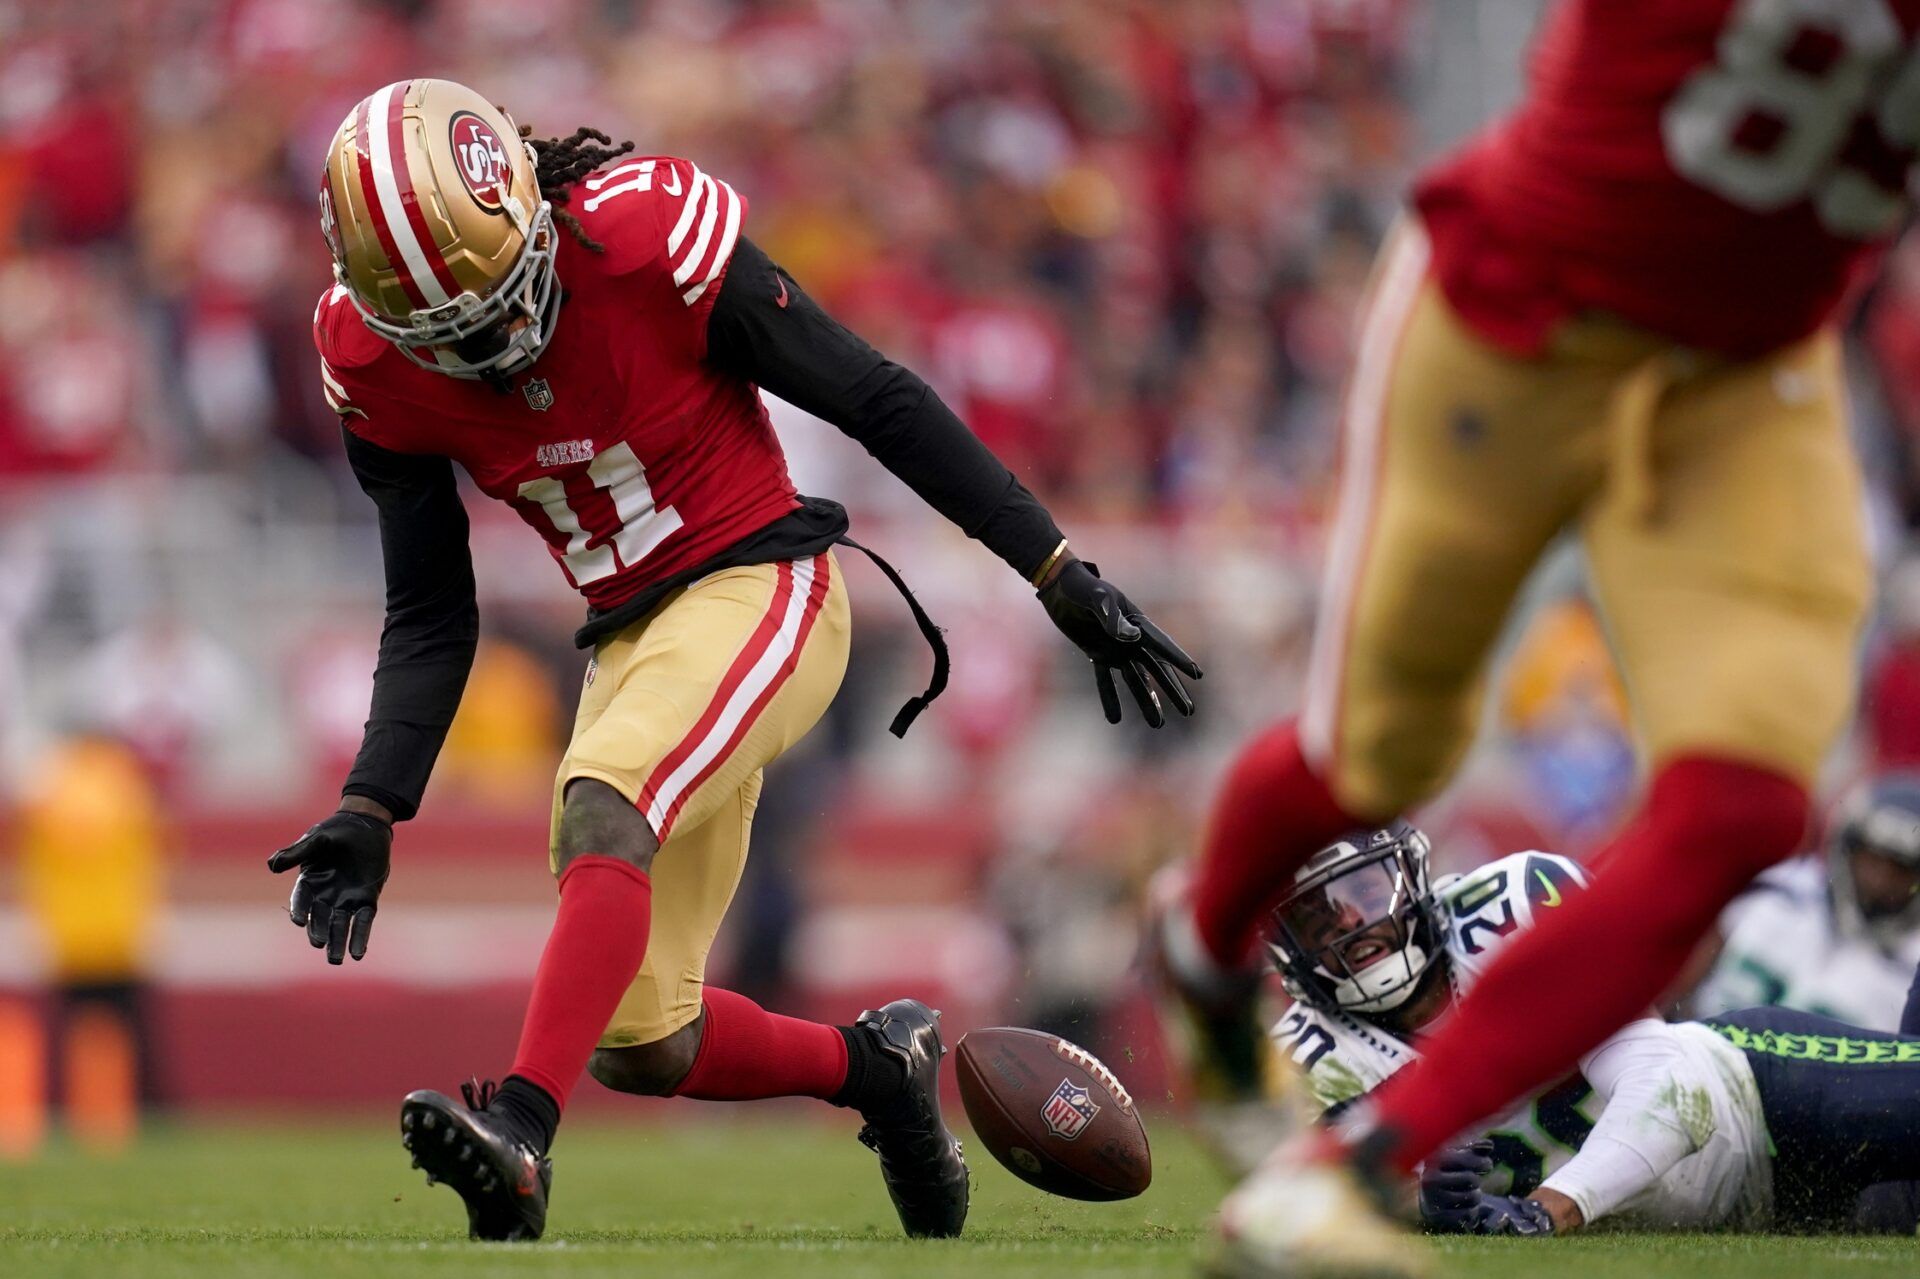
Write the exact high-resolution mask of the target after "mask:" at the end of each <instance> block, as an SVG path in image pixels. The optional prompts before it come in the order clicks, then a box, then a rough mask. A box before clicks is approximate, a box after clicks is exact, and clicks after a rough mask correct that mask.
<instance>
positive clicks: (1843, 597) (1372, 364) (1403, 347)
mask: <svg viewBox="0 0 1920 1279" xmlns="http://www.w3.org/2000/svg"><path fill="white" fill-rule="evenodd" d="M1342 439H1343V454H1342V472H1341V477H1340V489H1339V493H1338V511H1337V515H1336V518H1335V523H1334V527H1333V534H1332V538H1331V542H1330V546H1329V551H1328V562H1327V570H1326V589H1325V593H1324V596H1323V605H1322V606H1323V613H1322V616H1321V619H1320V623H1319V627H1318V630H1317V632H1316V635H1315V638H1314V647H1313V655H1312V659H1311V663H1310V667H1309V676H1308V688H1307V692H1306V698H1305V702H1304V705H1303V708H1302V713H1301V721H1300V734H1301V743H1302V749H1303V750H1304V752H1305V753H1306V756H1307V758H1308V759H1309V760H1310V761H1312V762H1313V763H1314V764H1315V765H1316V767H1317V768H1318V769H1319V771H1320V772H1321V773H1322V775H1323V776H1324V777H1326V778H1327V780H1328V783H1329V785H1330V786H1331V787H1332V788H1333V791H1334V794H1335V796H1336V798H1338V799H1339V801H1340V802H1341V804H1342V805H1343V806H1344V807H1346V808H1347V809H1348V810H1349V811H1352V812H1355V813H1358V814H1365V815H1368V816H1370V817H1381V818H1384V817H1386V816H1388V815H1391V814H1395V813H1398V812H1400V811H1402V810H1404V809H1406V808H1408V807H1410V806H1411V805H1413V804H1415V803H1417V802H1419V801H1420V800H1422V799H1424V798H1426V797H1427V796H1429V795H1431V794H1432V793H1433V792H1434V791H1435V790H1437V789H1438V788H1439V787H1440V786H1441V785H1442V784H1444V782H1445V781H1446V779H1447V778H1448V776H1449V775H1450V774H1451V773H1452V771H1453V769H1454V768H1455V767H1456V766H1457V765H1458V763H1459V761H1460V758H1461V756H1462V755H1463V754H1464V753H1465V752H1466V749H1467V747H1468V745H1469V744H1470V741H1471V739H1472V736H1473V730H1474V728H1475V726H1476V722H1477V718H1478V712H1479V708H1480V700H1481V699H1480V693H1481V688H1482V684H1483V680H1484V673H1485V668H1486V665H1487V658H1488V653H1489V650H1490V649H1491V648H1492V646H1493V644H1494V642H1495V639H1496V638H1497V636H1498V634H1499V632H1500V629H1501V626H1502V623H1503V622H1504V621H1505V619H1506V616H1507V613H1508V611H1509V609H1510V607H1511V605H1512V603H1513V600H1514V596H1515V594H1516V592H1517V591H1518V590H1519V588H1520V585H1521V583H1522V581H1523V580H1524V579H1525V577H1526V576H1527V573H1528V571H1529V570H1530V569H1531V568H1532V567H1533V565H1534V563H1535V561H1536V560H1537V559H1538V558H1539V557H1540V554H1541V552H1542V551H1543V550H1545V548H1546V547H1547V545H1548V543H1549V542H1550V541H1551V540H1552V539H1553V538H1554V537H1555V536H1556V535H1557V534H1559V533H1561V532H1562V531H1563V530H1576V531H1577V532H1578V534H1579V536H1580V537H1581V539H1582V541H1583V543H1584V545H1585V549H1586V553H1587V558H1588V564H1589V568H1590V573H1591V580H1592V585H1593V589H1594V594H1595V597H1596V603H1597V604H1598V606H1599V608H1600V611H1601V614H1602V616H1603V618H1604V620H1605V622H1606V625H1607V630H1608V635H1609V639H1610V641H1611V643H1612V646H1613V650H1614V655H1615V657H1616V659H1617V661H1618V663H1619V665H1620V669H1621V674H1622V676H1623V678H1624V681H1625V683H1626V687H1627V692H1628V697H1629V700H1630V702H1631V705H1632V711H1633V718H1634V724H1635V729H1636V734H1637V737H1638V739H1639V744H1640V748H1641V752H1642V756H1643V759H1644V761H1645V762H1646V763H1647V764H1649V765H1650V766H1654V767H1657V766H1659V765H1660V764H1662V763H1664V762H1665V761H1667V760H1669V759H1671V758H1673V757H1675V756H1678V755H1683V754H1692V753H1711V754H1714V755H1718V756H1722V757H1728V758H1732V759H1737V760H1740V761H1743V762H1747V763H1752V764H1756V765H1760V766H1763V767H1770V768H1774V769H1777V770H1779V771H1781V772H1783V773H1785V774H1787V775H1788V776H1791V777H1794V778H1796V779H1798V780H1800V781H1802V782H1806V781H1810V780H1811V779H1812V777H1813V775H1814V773H1815V772H1816V770H1817V768H1818V766H1819V764H1820V762H1821V760H1822V758H1823V757H1824V755H1825V754H1826V752H1827V750H1828V748H1829V747H1830V745H1831V744H1832V742H1833V741H1834V739H1835V737H1836V736H1837V735H1838V733H1839V732H1840V730H1841V729H1842V727H1843V726H1844V724H1845V722H1846V719H1847V717H1848V715H1849V713H1850V710H1851V705H1852V697H1853V689H1854V682H1855V678H1854V667H1855V644H1856V637H1857V632H1858V630H1859V627H1860V624H1861V621H1862V619H1863V617H1864V615H1865V611H1866V607H1867V603H1868V599H1869V593H1870V571H1869V565H1868V560H1867V555H1866V549H1865V533H1864V529H1863V527H1862V518H1861V509H1862V508H1861V495H1860V478H1859V473H1858V465H1857V462H1856V460H1855V458H1854V454H1853V450H1852V447H1851V443H1850V441H1849V439H1848V436H1847V430H1846V411H1845V401H1844V394H1843V389H1842V383H1841V368H1840V351H1839V342H1838V340H1837V338H1836V337H1835V336H1834V335H1833V334H1832V333H1831V332H1825V331H1823V332H1821V333H1818V334H1816V335H1814V336H1813V337H1810V338H1808V339H1806V340H1804V341H1802V342H1800V343H1798V344H1795V345H1793V346H1790V347H1787V348H1785V349H1782V350H1780V351H1777V352H1775V353H1773V354H1771V355H1768V356H1766V357H1763V358H1760V359H1756V360H1751V361H1745V362H1738V361H1731V360H1727V359H1723V358H1719V357H1714V356H1711V355H1706V354H1703V353H1701V352H1698V351H1693V350H1687V349H1683V348H1680V347H1677V346H1674V345H1673V344H1672V343H1670V342H1667V341H1666V340H1664V339H1661V338H1659V337H1656V336H1654V335H1652V334H1649V333H1646V332H1643V331H1640V330H1636V329H1633V328H1629V327H1627V326H1625V325H1623V324H1620V323H1618V322H1615V321H1610V320H1604V319H1598V318H1592V319H1581V320H1576V321H1573V322H1569V323H1568V324H1566V325H1564V326H1563V327H1562V329H1561V331H1560V332H1559V333H1558V334H1557V335H1556V337H1555V339H1554V340H1553V342H1552V343H1551V345H1550V348H1549V349H1548V350H1547V351H1546V352H1544V353H1543V354H1541V355H1539V356H1537V357H1533V358H1522V357H1518V356H1514V355H1511V354H1508V353H1506V352H1504V351H1501V350H1499V349H1498V348H1496V347H1494V346H1492V345H1491V344H1489V343H1487V342H1486V341H1484V340H1482V339H1481V338H1479V337H1478V336H1476V335H1475V334H1474V333H1473V332H1472V331H1470V330H1469V329H1468V328H1467V326H1466V325H1465V324H1464V323H1463V322H1462V321H1461V320H1460V319H1459V317H1458V316H1457V315H1456V314H1455V312H1454V311H1453V310H1452V308H1451V307H1450V306H1449V305H1448V303H1447V301H1446V299H1445V298H1444V297H1443V296H1442V294H1441V291H1440V289H1439V288H1438V286H1437V285H1436V284H1435V283H1434V282H1433V281H1432V279H1431V277H1430V276H1429V274H1428V271H1427V250H1426V242H1425V237H1424V235H1423V234H1422V233H1421V231H1420V230H1419V228H1418V227H1417V226H1416V225H1411V224H1410V225H1406V226H1403V227H1402V228H1400V229H1399V230H1398V231H1397V232H1396V233H1395V235H1394V237H1393V238H1392V240H1391V241H1390V243H1389V245H1388V247H1387V248H1386V250H1384V252H1383V254H1382V258H1381V263H1380V266H1379V267H1378V269H1377V271H1376V278H1375V281H1374V285H1373V289H1372V295H1371V299H1370V301H1369V303H1368V306H1367V309H1366V314H1365V319H1364V323H1363V327H1362V336H1361V348H1360V352H1359V357H1358V359H1357V361H1356V365H1355V370H1354V375H1353V380H1352V384H1351V386H1350V388H1349V392H1348V402H1347V406H1346V410H1345V421H1344V425H1343V436H1342Z"/></svg>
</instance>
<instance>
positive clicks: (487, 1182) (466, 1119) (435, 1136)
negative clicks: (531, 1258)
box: [400, 1081, 553, 1240]
mask: <svg viewBox="0 0 1920 1279" xmlns="http://www.w3.org/2000/svg"><path fill="white" fill-rule="evenodd" d="M461 1092H462V1093H464V1094H465V1096H466V1104H465V1105H462V1104H461V1103H459V1102H457V1101H455V1100H454V1099H453V1098H451V1097H449V1096H447V1095H446V1094H444V1093H438V1092H434V1091H432V1090H431V1089H426V1088H422V1089H420V1090H418V1091H417V1092H410V1093H408V1094H407V1098H406V1100H405V1101H403V1102H401V1103H400V1144H401V1145H403V1146H405V1147H406V1148H407V1149H408V1150H409V1151H410V1152H412V1154H413V1166H414V1167H415V1168H421V1169H424V1170H425V1171H426V1174H427V1184H428V1185H429V1186H431V1185H434V1184H435V1183H437V1182H443V1181H444V1182H445V1183H446V1184H447V1185H449V1186H452V1187H453V1188H454V1189H455V1190H456V1191H458V1192H459V1194H460V1198H461V1199H463V1200H465V1201H466V1205H467V1237H468V1238H469V1239H490V1240H514V1239H538V1238H539V1237H540V1232H541V1231H542V1230H545V1229H546V1226H547V1191H548V1190H549V1189H550V1188H551V1187H552V1185H553V1161H552V1160H551V1159H543V1158H541V1157H540V1156H539V1155H537V1154H535V1153H534V1151H533V1148H532V1147H531V1146H529V1145H527V1144H526V1143H525V1142H523V1141H521V1140H520V1139H519V1138H518V1137H516V1136H515V1135H514V1134H513V1133H511V1132H509V1131H508V1130H507V1127H506V1125H504V1124H502V1123H501V1122H500V1121H499V1120H498V1119H496V1118H495V1117H494V1116H492V1115H490V1114H488V1113H487V1102H488V1101H490V1100H492V1096H493V1084H492V1082H491V1081H489V1082H488V1083H486V1084H475V1083H467V1084H463V1085H461Z"/></svg>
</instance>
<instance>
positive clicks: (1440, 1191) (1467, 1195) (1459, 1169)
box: [1420, 1141, 1553, 1235]
mask: <svg viewBox="0 0 1920 1279" xmlns="http://www.w3.org/2000/svg"><path fill="white" fill-rule="evenodd" d="M1492 1172H1493V1143H1492V1142H1490V1141H1476V1142H1474V1143H1473V1144H1472V1145H1469V1146H1455V1147H1453V1148H1451V1149H1447V1150H1442V1151H1440V1152H1439V1153H1438V1154H1436V1155H1434V1156H1433V1157H1432V1158H1431V1159H1429V1160H1427V1163H1426V1167H1425V1168H1423V1169H1422V1170H1421V1172H1420V1225H1421V1226H1422V1227H1423V1228H1424V1229H1426V1230H1427V1231H1428V1232H1429V1233H1432V1234H1447V1235H1550V1234H1552V1233H1553V1218H1552V1217H1550V1216H1548V1215H1547V1210H1546V1209H1545V1208H1543V1207H1541V1206H1540V1205H1539V1204H1538V1203H1536V1202H1535V1201H1534V1200H1532V1199H1522V1198H1520V1197H1519V1196H1518V1195H1490V1194H1488V1193H1486V1192H1485V1191H1484V1190H1482V1189H1481V1188H1480V1187H1481V1184H1482V1183H1483V1182H1484V1181H1485V1180H1486V1178H1487V1177H1488V1176H1489V1175H1491V1174H1492Z"/></svg>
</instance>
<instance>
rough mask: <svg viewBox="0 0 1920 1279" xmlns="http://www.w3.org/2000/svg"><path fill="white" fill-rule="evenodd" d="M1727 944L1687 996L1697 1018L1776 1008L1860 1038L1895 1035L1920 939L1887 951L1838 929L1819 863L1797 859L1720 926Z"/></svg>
mask: <svg viewBox="0 0 1920 1279" xmlns="http://www.w3.org/2000/svg"><path fill="white" fill-rule="evenodd" d="M1720 934H1721V936H1722V937H1724V938H1725V939H1726V942H1725V945H1724V946H1723V947H1722V948H1721V951H1720V957H1719V958H1718V959H1717V960H1716V961H1715V962H1714V966H1713V969H1712V971H1710V972H1709V973H1708V974H1707V976H1706V979H1705V980H1704V981H1702V982H1701V983H1700V987H1699V989H1698V990H1697V991H1695V993H1694V1000H1693V1011H1694V1014H1695V1015H1696V1016H1700V1017H1712V1016H1715V1015H1717V1014H1719V1013H1724V1012H1731V1011H1732V1010H1733V1009H1736V1008H1756V1007H1760V1006H1762V1005H1767V1004H1778V1005H1780V1006H1781V1007H1784V1008H1798V1009H1799V1010H1801V1011H1802V1012H1809V1013H1819V1014H1820V1015H1821V1016H1823V1017H1832V1018H1835V1019H1837V1020H1839V1021H1844V1022H1847V1023H1848V1024H1850V1025H1854V1026H1864V1027H1866V1028H1867V1029H1868V1030H1887V1031H1891V1030H1898V1029H1899V1028H1900V1012H1901V1009H1902V1008H1904V1007H1905V1006H1906V1001H1907V987H1908V986H1909V985H1911V984H1912V982H1913V976H1914V969H1915V967H1916V966H1920V933H1912V934H1909V935H1907V936H1906V937H1904V938H1902V939H1900V941H1899V942H1898V943H1897V944H1895V945H1893V946H1892V947H1891V948H1889V947H1888V946H1886V945H1884V944H1883V943H1882V942H1881V941H1880V940H1879V939H1877V938H1875V937H1873V936H1871V935H1869V934H1868V933H1867V932H1866V930H1865V929H1864V928H1862V927H1861V926H1860V925H1859V924H1858V923H1856V922H1851V921H1843V920H1842V917H1841V914H1840V912H1839V911H1837V910H1836V909H1835V908H1834V904H1833V900H1832V897H1831V895H1830V892H1829V889H1828V881H1827V866H1826V863H1825V861H1823V860H1821V859H1819V858H1814V857H1800V858H1796V859H1794V860H1793V861H1791V862H1788V863H1786V864H1785V865H1782V866H1776V867H1775V868H1774V869H1772V870H1770V871H1768V872H1767V873H1766V874H1764V875H1762V876H1761V877H1760V878H1759V879H1757V880H1755V881H1754V885H1753V887H1752V888H1750V889H1748V890H1747V891H1746V892H1745V893H1743V894H1742V895H1741V896H1740V897H1739V898H1738V899H1737V900H1736V901H1735V902H1734V903H1733V904H1732V905H1731V906H1729V907H1727V909H1726V910H1725V911H1724V912H1723V913H1722V914H1721V916H1720Z"/></svg>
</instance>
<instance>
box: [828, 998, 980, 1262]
mask: <svg viewBox="0 0 1920 1279" xmlns="http://www.w3.org/2000/svg"><path fill="white" fill-rule="evenodd" d="M853 1024H854V1026H855V1027H856V1028H857V1029H859V1030H861V1031H864V1032H865V1033H866V1034H869V1035H872V1036H873V1038H874V1042H875V1043H876V1044H877V1045H878V1046H879V1048H880V1049H881V1051H883V1052H885V1053H887V1054H888V1055H889V1056H891V1057H893V1058H894V1059H896V1060H897V1061H899V1062H901V1063H902V1064H903V1065H905V1066H906V1068H907V1086H906V1089H905V1091H903V1092H902V1093H901V1094H900V1096H899V1097H897V1098H895V1099H894V1100H893V1101H891V1102H888V1103H887V1104H886V1105H885V1106H884V1107H876V1108H875V1109H873V1110H871V1111H862V1112H861V1118H863V1119H865V1120H866V1121H867V1123H866V1126H865V1127H864V1128H862V1129H861V1130H860V1141H861V1143H862V1144H863V1145H865V1146H866V1147H867V1148H868V1149H870V1150H872V1151H874V1152H875V1153H876V1154H878V1155H879V1156H880V1175H881V1176H882V1177H884V1178H885V1179H886V1182H887V1194H889V1195H890V1196H892V1198H893V1206H894V1209H895V1210H896V1211H897V1212H899V1214H900V1224H901V1225H902V1226H904V1227H905V1228H906V1231H907V1234H908V1235H910V1236H911V1237H913V1238H915V1239H951V1238H954V1237H956V1236H957V1235H959V1233H960V1231H961V1228H962V1227H964V1226H965V1225H966V1224H967V1161H966V1160H965V1159H963V1158H961V1155H960V1143H959V1142H958V1141H957V1140H955V1139H954V1135H953V1134H952V1133H951V1132H949V1131H947V1125H946V1121H945V1120H943V1119H941V1117H940V1059H941V1058H942V1057H944V1056H945V1055H946V1052H947V1049H946V1045H944V1044H942V1043H941V1042H940V1014H939V1013H937V1012H935V1011H934V1010H933V1009H931V1008H929V1007H927V1006H926V1005H925V1004H923V1003H921V1002H920V1001H919V1000H917V999H896V1000H894V1001H893V1002H892V1003H890V1004H888V1005H887V1006H886V1007H884V1008H881V1009H880V1010H878V1011H877V1012H876V1011H871V1010H870V1011H868V1012H864V1013H861V1014H860V1018H859V1020H858V1021H856V1022H854V1023H853Z"/></svg>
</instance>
